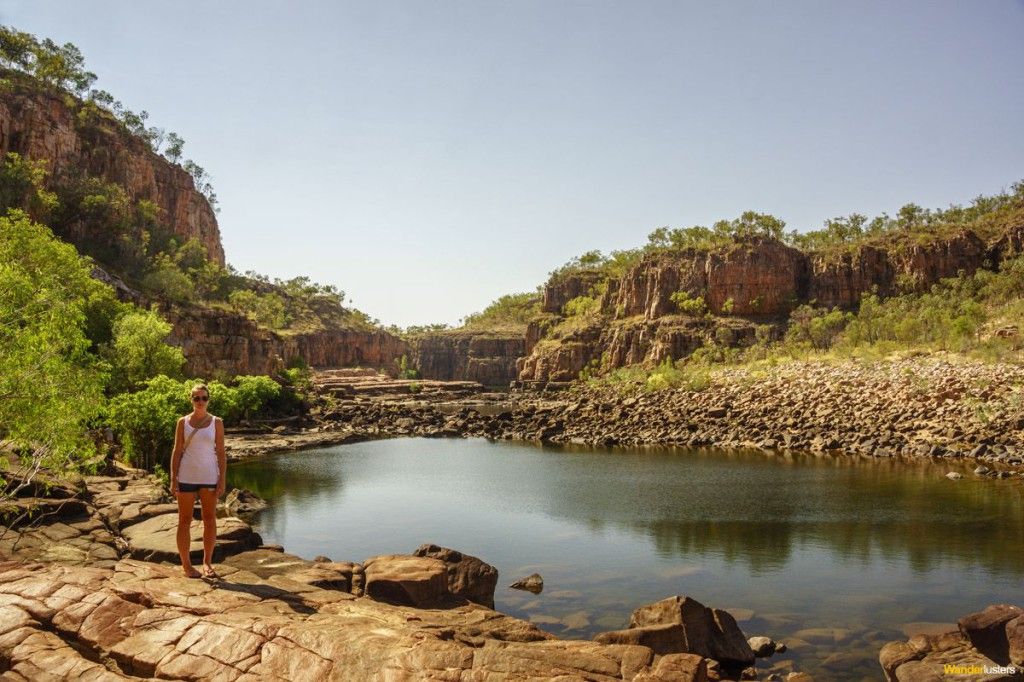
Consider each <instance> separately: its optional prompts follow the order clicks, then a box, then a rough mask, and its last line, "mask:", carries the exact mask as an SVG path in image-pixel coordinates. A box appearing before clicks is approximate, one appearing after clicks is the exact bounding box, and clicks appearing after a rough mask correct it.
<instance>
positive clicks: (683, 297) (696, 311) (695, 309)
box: [669, 291, 708, 317]
mask: <svg viewBox="0 0 1024 682" xmlns="http://www.w3.org/2000/svg"><path fill="white" fill-rule="evenodd" d="M669 298H670V299H671V301H672V303H674V304H675V306H676V308H677V309H678V310H679V312H681V313H682V314H683V315H689V316H690V317H704V316H705V315H707V314H708V307H707V305H706V304H705V303H704V297H703V296H697V297H696V298H693V297H691V296H690V293H689V292H688V291H677V292H676V293H674V294H672V295H671V296H670V297H669Z"/></svg>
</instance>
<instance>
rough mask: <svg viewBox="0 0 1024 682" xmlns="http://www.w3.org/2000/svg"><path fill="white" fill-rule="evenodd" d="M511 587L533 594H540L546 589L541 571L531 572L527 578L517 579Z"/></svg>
mask: <svg viewBox="0 0 1024 682" xmlns="http://www.w3.org/2000/svg"><path fill="white" fill-rule="evenodd" d="M509 587H510V588H512V589H513V590H526V591H527V592H532V593H533V594H540V593H541V592H543V591H544V578H542V577H541V575H540V573H531V574H530V575H528V576H526V577H525V578H520V579H519V580H517V581H515V582H514V583H512V584H511V585H509Z"/></svg>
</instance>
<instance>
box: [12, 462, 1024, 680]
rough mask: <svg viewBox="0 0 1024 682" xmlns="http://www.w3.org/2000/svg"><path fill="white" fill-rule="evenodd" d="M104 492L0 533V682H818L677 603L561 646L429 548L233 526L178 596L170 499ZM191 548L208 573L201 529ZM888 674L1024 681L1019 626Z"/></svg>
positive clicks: (106, 485) (81, 486)
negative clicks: (296, 546) (302, 552)
mask: <svg viewBox="0 0 1024 682" xmlns="http://www.w3.org/2000/svg"><path fill="white" fill-rule="evenodd" d="M107 474H108V475H104V476H88V477H85V478H82V479H79V480H73V481H57V480H49V481H40V485H44V486H45V487H47V488H48V490H49V491H50V494H51V495H52V496H53V497H54V499H57V500H77V501H78V502H79V504H64V505H62V506H60V507H55V508H54V509H53V510H52V513H51V515H50V516H48V517H46V518H45V519H42V520H41V521H40V522H37V523H34V524H32V525H29V526H25V527H19V528H12V529H7V528H3V527H0V678H2V679H5V680H40V679H54V680H71V679H76V680H77V679H91V680H124V679H137V678H138V677H159V678H162V679H225V680H245V681H248V680H253V681H255V680H267V679H270V680H275V679H277V680H306V679H339V680H371V679H382V680H383V679H451V680H491V679H493V680H506V679H517V680H550V679H563V680H594V681H601V680H633V681H634V682H659V681H663V682H668V681H670V680H673V681H683V682H687V681H689V682H708V681H713V680H755V679H761V680H772V681H773V682H778V681H779V680H782V681H783V682H810V681H811V679H812V678H811V677H810V675H807V674H806V673H801V672H786V673H781V672H774V671H772V669H771V668H769V669H768V670H767V671H765V670H764V669H761V670H758V668H757V667H755V664H756V660H757V659H758V658H761V657H764V656H770V655H771V654H772V653H774V652H781V651H784V650H785V645H784V643H782V642H775V641H773V640H771V639H769V638H767V637H751V638H749V639H748V638H747V637H746V635H745V634H744V633H743V632H742V631H741V630H740V628H739V626H738V625H737V620H736V618H734V617H733V616H732V615H731V614H730V613H728V612H726V611H723V610H720V609H712V608H708V607H706V606H704V605H703V604H701V603H699V602H697V601H696V600H694V599H693V598H691V597H686V596H681V595H680V596H674V597H669V598H666V599H663V600H661V601H659V602H655V603H653V604H648V605H644V606H641V607H639V608H637V609H636V610H635V611H634V612H633V616H632V618H631V619H630V623H629V627H628V628H627V629H624V630H617V631H611V632H604V633H601V634H598V635H597V636H596V637H595V638H594V640H593V641H584V640H560V639H557V638H556V637H555V636H553V635H551V634H549V633H547V632H544V631H543V630H541V629H539V628H538V627H537V626H536V625H535V624H533V623H530V622H527V621H524V620H520V619H518V618H514V617H511V616H507V615H504V614H501V613H499V612H496V611H494V610H493V608H492V607H493V599H494V590H495V585H496V584H497V581H498V573H497V571H496V570H495V569H494V567H492V566H489V565H488V564H486V563H484V562H483V561H481V560H480V559H477V558H475V557H471V556H468V555H464V554H462V553H460V552H457V551H455V550H451V549H447V548H443V547H437V546H433V545H424V546H422V547H420V548H419V549H417V550H416V551H414V552H412V553H410V554H402V555H386V556H378V557H371V558H368V559H366V560H364V561H362V562H360V563H355V562H348V561H342V562H339V561H331V560H330V559H328V558H326V557H317V558H316V559H314V560H308V559H303V558H300V557H297V556H294V555H291V554H287V553H285V552H284V550H283V548H281V547H277V546H267V545H264V544H263V543H262V539H261V538H260V537H259V535H258V534H256V533H255V532H254V531H253V530H252V528H251V527H250V526H249V525H248V524H247V523H246V522H244V521H243V520H241V519H238V518H235V517H230V516H229V517H224V518H221V519H220V520H219V523H218V531H219V533H218V544H217V554H216V558H215V560H216V562H217V563H216V568H217V570H218V572H219V574H220V576H221V579H220V580H200V579H189V578H185V577H183V576H182V575H181V571H180V568H179V567H178V566H177V565H176V563H177V553H176V550H175V546H174V528H175V522H176V513H175V505H173V504H171V502H170V498H169V496H168V494H167V492H166V490H165V488H164V487H163V486H162V485H161V484H160V483H159V481H157V480H156V479H155V478H153V477H152V476H148V475H146V474H145V473H144V472H141V471H138V470H132V469H126V468H124V467H116V468H115V469H114V470H113V471H108V472H107ZM224 511H231V510H230V509H225V510H224ZM192 531H193V533H192V551H193V553H194V554H196V556H195V557H194V558H195V560H196V561H198V560H199V554H200V553H201V546H202V545H201V524H200V523H199V522H198V521H196V522H195V523H194V524H193V527H192ZM879 661H880V663H881V666H882V669H883V670H884V672H885V675H886V677H887V679H888V680H893V681H895V680H901V681H902V680H930V679H940V677H939V676H940V675H941V674H942V671H943V669H944V668H943V666H945V665H947V664H952V665H958V666H967V667H970V666H974V667H978V666H981V667H982V668H983V669H986V670H1001V671H1002V672H1000V673H998V674H993V675H988V676H984V677H982V678H980V679H986V680H1021V679H1024V672H1022V671H1024V611H1022V610H1021V609H1020V608H1019V607H1016V606H1011V605H995V606H991V607H989V608H987V609H985V610H984V611H982V612H979V613H975V614H971V615H970V616H967V617H965V618H963V619H961V620H960V622H959V624H958V628H956V629H951V630H950V631H948V632H943V633H938V634H934V633H933V634H921V635H917V636H915V637H912V638H911V639H910V640H909V641H908V642H892V643H890V644H887V645H886V646H885V647H883V648H882V650H881V652H880V654H879ZM1011 666H1017V667H1016V668H1011ZM965 669H966V668H965ZM971 669H974V668H971Z"/></svg>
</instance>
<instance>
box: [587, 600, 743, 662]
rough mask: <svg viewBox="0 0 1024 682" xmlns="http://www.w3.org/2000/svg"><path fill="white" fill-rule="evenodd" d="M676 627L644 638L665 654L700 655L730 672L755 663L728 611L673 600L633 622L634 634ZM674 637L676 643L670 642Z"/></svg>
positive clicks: (641, 611) (636, 614) (643, 611)
mask: <svg viewBox="0 0 1024 682" xmlns="http://www.w3.org/2000/svg"><path fill="white" fill-rule="evenodd" d="M672 625H676V626H679V627H677V628H674V629H673V628H665V629H662V630H647V631H646V633H644V634H642V635H640V637H641V638H644V639H646V640H647V641H650V642H651V643H655V642H657V644H658V646H659V648H660V650H661V651H662V652H664V653H669V651H670V650H671V652H672V653H690V654H699V655H700V656H703V657H705V658H711V659H714V660H716V661H718V662H720V663H721V664H722V665H724V666H726V667H730V668H737V667H739V668H743V667H746V666H749V665H751V664H753V662H754V652H753V651H752V650H751V648H750V645H749V644H747V639H746V637H744V636H743V632H742V631H741V630H740V628H739V626H738V625H737V624H736V620H735V619H734V618H733V617H732V616H730V615H729V614H728V613H727V612H726V611H722V610H721V609H710V608H708V607H706V606H704V605H703V604H701V603H700V602H698V601H697V600H696V599H692V598H690V597H686V596H675V597H669V598H667V599H662V600H661V601H658V602H655V603H653V604H647V605H645V606H641V607H640V608H638V609H636V610H635V611H633V615H632V617H631V618H630V621H629V629H630V630H633V629H638V628H651V627H657V626H661V627H664V626H672ZM673 635H674V636H675V640H674V642H673V641H672V640H671V639H670V638H671V637H672V636H673ZM599 636H600V635H599Z"/></svg>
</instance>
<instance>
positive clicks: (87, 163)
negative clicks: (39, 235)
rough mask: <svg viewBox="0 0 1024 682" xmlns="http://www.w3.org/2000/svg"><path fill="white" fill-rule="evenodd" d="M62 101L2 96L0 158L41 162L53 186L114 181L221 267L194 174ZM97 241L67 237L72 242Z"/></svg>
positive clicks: (211, 218) (36, 92) (213, 225)
mask: <svg viewBox="0 0 1024 682" xmlns="http://www.w3.org/2000/svg"><path fill="white" fill-rule="evenodd" d="M65 97H66V96H65V95H60V94H56V93H51V92H46V91H44V90H40V89H36V88H31V89H30V88H24V87H19V86H17V85H15V86H12V88H11V89H8V90H4V91H0V154H4V155H5V154H7V153H8V152H17V153H18V154H21V155H22V156H23V157H27V158H29V159H32V160H45V161H46V163H47V167H48V170H49V171H50V175H49V177H48V179H47V183H48V185H49V186H50V187H51V188H52V187H53V186H54V185H55V184H57V183H60V182H61V181H62V180H64V179H66V178H69V177H71V176H73V175H77V174H82V173H85V174H87V175H89V176H93V177H98V178H101V179H103V180H104V181H106V182H113V183H117V184H118V185H120V186H121V187H123V188H124V190H125V192H126V193H127V194H128V197H129V198H130V199H131V200H132V202H136V201H138V200H139V199H147V200H149V201H152V202H154V203H155V204H156V205H157V206H159V207H160V216H159V217H158V220H159V221H160V222H161V223H163V224H164V225H165V226H166V227H167V228H168V229H169V230H170V232H171V233H172V234H174V235H175V236H177V237H180V238H181V240H182V241H187V240H188V239H191V238H195V239H197V240H198V241H199V242H200V243H202V244H203V245H204V246H205V247H206V253H207V256H208V257H209V258H210V259H211V260H213V261H216V262H217V263H218V264H220V265H224V248H223V246H222V245H221V240H220V230H219V229H218V227H217V217H216V215H215V214H214V211H213V209H212V208H211V207H210V204H209V202H208V201H207V200H206V197H205V196H203V195H202V193H200V192H199V191H197V190H196V187H195V183H194V182H193V180H192V176H191V175H189V173H188V172H187V171H185V170H184V169H183V168H182V167H181V166H178V165H176V164H173V163H171V162H169V161H168V160H167V159H165V158H163V157H162V156H160V155H159V154H155V153H154V152H153V151H152V150H151V149H150V148H149V145H148V144H147V143H146V142H145V141H143V140H141V139H139V138H136V137H134V136H132V135H131V134H129V133H128V132H127V131H125V130H123V129H122V128H120V127H119V124H117V123H116V122H114V121H101V122H100V123H99V124H96V125H83V124H82V122H81V121H80V120H79V118H78V116H77V114H76V112H75V110H74V109H73V108H71V107H69V106H68V103H67V102H66V101H65ZM96 236H97V235H89V234H75V235H70V237H71V238H72V241H79V240H88V239H90V238H91V237H92V238H95V237H96Z"/></svg>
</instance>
